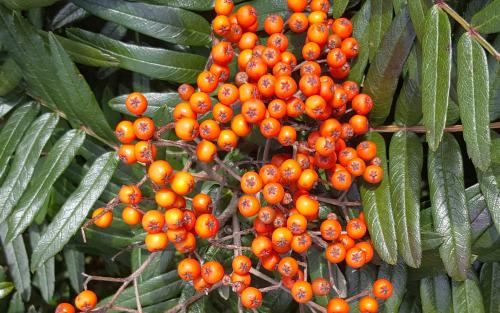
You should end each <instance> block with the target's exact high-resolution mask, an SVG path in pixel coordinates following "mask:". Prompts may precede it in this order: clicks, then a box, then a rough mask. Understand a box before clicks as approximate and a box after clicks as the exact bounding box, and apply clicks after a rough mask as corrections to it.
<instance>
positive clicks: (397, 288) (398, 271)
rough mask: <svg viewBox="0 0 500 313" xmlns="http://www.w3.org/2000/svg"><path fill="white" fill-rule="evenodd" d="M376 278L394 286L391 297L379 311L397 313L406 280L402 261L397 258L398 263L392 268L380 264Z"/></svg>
mask: <svg viewBox="0 0 500 313" xmlns="http://www.w3.org/2000/svg"><path fill="white" fill-rule="evenodd" d="M377 278H379V279H380V278H385V279H387V280H389V281H390V282H391V283H392V285H393V286H394V292H393V294H392V296H391V297H390V298H389V299H387V300H386V301H385V302H384V304H383V306H382V308H381V309H382V310H383V312H386V313H392V312H394V313H397V312H398V310H399V306H400V305H401V302H402V301H403V296H404V294H405V291H406V281H407V279H408V274H407V270H406V265H405V263H404V261H403V259H401V258H399V259H398V263H397V264H396V265H394V266H392V265H388V264H387V263H382V265H381V266H380V270H379V272H378V277H377Z"/></svg>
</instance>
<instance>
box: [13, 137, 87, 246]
mask: <svg viewBox="0 0 500 313" xmlns="http://www.w3.org/2000/svg"><path fill="white" fill-rule="evenodd" d="M84 140H85V133H84V132H83V131H81V130H70V131H68V132H67V133H66V134H64V135H63V136H62V137H61V138H60V139H59V140H58V141H57V142H56V143H55V144H54V146H53V147H52V149H51V150H50V152H49V154H48V155H47V158H46V159H45V160H44V162H43V165H42V166H41V167H40V168H39V170H38V171H37V174H36V175H35V177H34V178H33V179H32V180H31V181H30V183H29V185H28V187H27V189H26V191H25V192H24V193H23V195H22V197H21V199H19V201H18V203H17V205H16V208H15V209H14V211H13V212H12V214H11V215H10V216H9V218H8V225H9V232H8V233H7V240H8V241H9V240H11V239H12V238H15V237H17V236H18V235H20V234H21V233H22V232H23V231H24V230H25V229H26V228H28V226H29V225H30V224H31V223H32V222H33V219H34V218H35V216H36V214H37V213H38V211H39V210H40V209H41V207H42V206H43V204H44V202H45V201H46V199H47V198H48V196H49V192H50V188H51V187H52V185H53V184H54V183H55V181H56V180H57V178H58V177H59V176H60V175H61V174H62V173H63V172H64V170H65V169H66V168H67V167H68V165H69V164H70V163H71V161H72V160H73V158H74V157H75V155H76V153H77V152H78V149H79V148H80V147H81V145H82V144H83V141H84Z"/></svg>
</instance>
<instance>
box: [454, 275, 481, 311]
mask: <svg viewBox="0 0 500 313" xmlns="http://www.w3.org/2000/svg"><path fill="white" fill-rule="evenodd" d="M451 289H452V295H453V309H454V312H456V313H484V312H485V311H484V305H483V297H482V296H481V290H479V286H478V284H477V282H476V279H475V278H473V279H471V278H469V279H466V280H464V281H455V280H453V281H452V282H451Z"/></svg>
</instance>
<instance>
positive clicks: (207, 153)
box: [196, 140, 217, 163]
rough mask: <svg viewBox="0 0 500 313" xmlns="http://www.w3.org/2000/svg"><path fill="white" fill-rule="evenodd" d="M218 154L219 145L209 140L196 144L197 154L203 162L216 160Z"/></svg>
mask: <svg viewBox="0 0 500 313" xmlns="http://www.w3.org/2000/svg"><path fill="white" fill-rule="evenodd" d="M216 155H217V146H216V145H215V144H214V143H212V142H210V141H208V140H202V141H200V142H199V143H198V145H197V146H196V156H197V157H198V160H199V161H201V162H204V163H210V162H212V161H213V160H214V158H215V156H216Z"/></svg>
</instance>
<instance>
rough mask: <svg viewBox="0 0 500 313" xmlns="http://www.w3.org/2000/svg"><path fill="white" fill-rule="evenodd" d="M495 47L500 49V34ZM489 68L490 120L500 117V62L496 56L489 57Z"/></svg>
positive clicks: (494, 43) (494, 44)
mask: <svg viewBox="0 0 500 313" xmlns="http://www.w3.org/2000/svg"><path fill="white" fill-rule="evenodd" d="M493 47H494V48H495V49H496V50H497V51H498V50H500V36H499V35H497V37H496V39H495V41H494V42H493ZM488 69H489V73H490V121H494V120H496V119H498V118H499V117H500V62H498V60H497V59H496V58H495V57H494V56H492V55H491V56H489V57H488Z"/></svg>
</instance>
